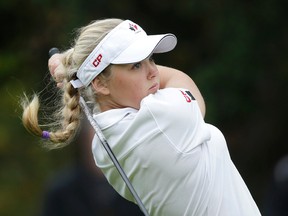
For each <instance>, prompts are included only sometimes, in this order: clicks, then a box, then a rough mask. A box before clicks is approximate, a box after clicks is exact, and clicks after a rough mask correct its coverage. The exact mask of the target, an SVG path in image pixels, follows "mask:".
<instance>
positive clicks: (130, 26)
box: [129, 23, 138, 31]
mask: <svg viewBox="0 0 288 216" xmlns="http://www.w3.org/2000/svg"><path fill="white" fill-rule="evenodd" d="M129 29H130V30H132V31H136V30H138V27H137V25H136V24H133V23H129Z"/></svg>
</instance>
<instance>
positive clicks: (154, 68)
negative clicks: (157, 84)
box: [148, 62, 158, 79]
mask: <svg viewBox="0 0 288 216" xmlns="http://www.w3.org/2000/svg"><path fill="white" fill-rule="evenodd" d="M157 74H158V68H157V66H156V64H155V63H154V62H152V63H150V64H149V68H148V79H152V78H154V77H156V76H157Z"/></svg>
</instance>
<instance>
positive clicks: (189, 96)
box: [180, 90, 195, 103]
mask: <svg viewBox="0 0 288 216" xmlns="http://www.w3.org/2000/svg"><path fill="white" fill-rule="evenodd" d="M180 92H181V93H182V95H183V96H184V98H185V100H186V102H187V103H191V101H192V100H195V98H194V97H193V95H192V94H191V92H190V91H185V92H184V91H182V90H180Z"/></svg>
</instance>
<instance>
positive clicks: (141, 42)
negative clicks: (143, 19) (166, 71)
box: [71, 20, 177, 88]
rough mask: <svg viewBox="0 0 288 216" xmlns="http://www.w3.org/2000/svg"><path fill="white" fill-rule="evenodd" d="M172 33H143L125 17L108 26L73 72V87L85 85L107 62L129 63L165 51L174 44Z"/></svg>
mask: <svg viewBox="0 0 288 216" xmlns="http://www.w3.org/2000/svg"><path fill="white" fill-rule="evenodd" d="M176 43H177V38H176V36H175V35H173V34H161V35H147V34H146V32H145V31H144V30H143V29H142V28H141V27H140V26H139V25H137V24H135V23H133V22H132V21H130V20H125V21H123V22H122V23H120V24H119V25H118V26H116V27H115V28H114V29H112V30H111V31H110V32H109V33H108V34H107V35H106V36H105V37H104V38H103V39H102V41H101V42H100V43H99V44H98V45H97V46H96V47H95V49H94V50H93V51H92V53H90V54H89V56H88V57H87V58H86V59H85V61H84V62H83V64H82V65H81V66H80V68H79V70H78V71H77V78H78V79H76V80H72V81H71V84H72V85H73V87H74V88H80V87H83V86H86V87H87V86H88V85H89V84H90V83H91V81H92V80H93V79H94V78H95V77H96V76H97V75H99V74H100V73H101V72H102V71H103V70H104V69H105V68H106V67H107V66H109V65H110V64H130V63H136V62H140V61H142V60H144V59H146V58H147V57H148V56H149V55H151V54H152V53H164V52H168V51H170V50H172V49H174V47H175V46H176Z"/></svg>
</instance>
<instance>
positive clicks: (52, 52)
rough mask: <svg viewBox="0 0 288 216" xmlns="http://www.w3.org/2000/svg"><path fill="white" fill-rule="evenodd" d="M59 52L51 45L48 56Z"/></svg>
mask: <svg viewBox="0 0 288 216" xmlns="http://www.w3.org/2000/svg"><path fill="white" fill-rule="evenodd" d="M56 53H60V51H59V49H58V48H56V47H53V48H51V49H50V50H49V58H51V57H52V56H53V55H54V54H56Z"/></svg>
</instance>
